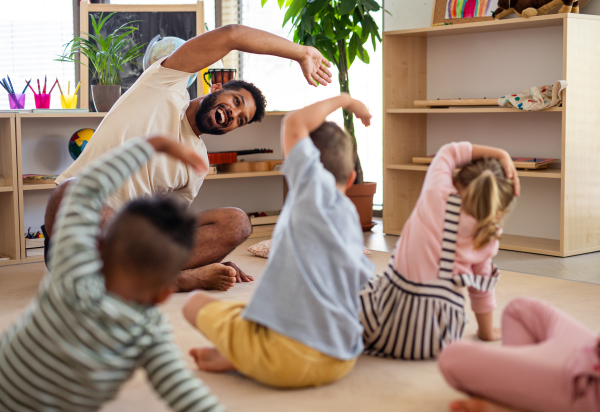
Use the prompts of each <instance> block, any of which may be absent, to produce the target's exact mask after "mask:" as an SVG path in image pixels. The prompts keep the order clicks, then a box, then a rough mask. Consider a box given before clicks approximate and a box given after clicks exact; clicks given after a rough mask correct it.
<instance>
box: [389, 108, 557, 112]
mask: <svg viewBox="0 0 600 412" xmlns="http://www.w3.org/2000/svg"><path fill="white" fill-rule="evenodd" d="M385 112H386V113H387V114H430V113H435V114H449V113H546V112H560V113H562V112H563V108H562V107H551V108H549V109H546V110H542V111H537V112H528V111H524V110H517V109H511V108H506V107H451V108H441V109H433V108H425V107H420V108H414V109H387V110H386V111H385Z"/></svg>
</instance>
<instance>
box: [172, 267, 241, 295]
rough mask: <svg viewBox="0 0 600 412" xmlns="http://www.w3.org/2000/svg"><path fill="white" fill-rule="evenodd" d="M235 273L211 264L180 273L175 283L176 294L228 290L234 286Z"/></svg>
mask: <svg viewBox="0 0 600 412" xmlns="http://www.w3.org/2000/svg"><path fill="white" fill-rule="evenodd" d="M235 281H236V271H235V269H234V268H232V267H229V266H225V265H222V264H221V263H213V264H212V265H206V266H202V267H200V268H196V269H188V270H184V271H183V272H181V274H180V275H179V277H178V278H177V281H176V282H175V291H176V292H189V291H190V290H195V289H204V290H229V289H231V288H232V287H233V285H235Z"/></svg>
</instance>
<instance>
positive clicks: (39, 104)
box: [33, 93, 50, 109]
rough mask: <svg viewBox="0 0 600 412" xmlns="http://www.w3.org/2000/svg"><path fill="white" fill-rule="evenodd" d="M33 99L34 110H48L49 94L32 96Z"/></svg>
mask: <svg viewBox="0 0 600 412" xmlns="http://www.w3.org/2000/svg"><path fill="white" fill-rule="evenodd" d="M33 97H34V99H35V108H36V109H49V108H50V94H49V93H40V94H34V95H33Z"/></svg>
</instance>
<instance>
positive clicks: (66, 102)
mask: <svg viewBox="0 0 600 412" xmlns="http://www.w3.org/2000/svg"><path fill="white" fill-rule="evenodd" d="M60 105H61V106H62V108H63V109H76V108H77V95H76V94H63V95H61V96H60Z"/></svg>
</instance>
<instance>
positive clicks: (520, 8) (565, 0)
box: [492, 0, 588, 20]
mask: <svg viewBox="0 0 600 412" xmlns="http://www.w3.org/2000/svg"><path fill="white" fill-rule="evenodd" d="M587 2H588V0H582V1H580V0H575V1H573V0H537V1H533V0H498V8H497V9H496V10H495V11H494V12H492V16H493V17H494V19H496V20H499V19H502V18H504V17H506V16H508V15H510V14H512V13H517V15H519V17H533V16H542V15H544V14H548V13H550V12H551V11H553V10H555V9H557V8H559V7H560V9H559V10H558V13H579V9H580V8H581V7H583V6H585V5H586V4H587Z"/></svg>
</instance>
